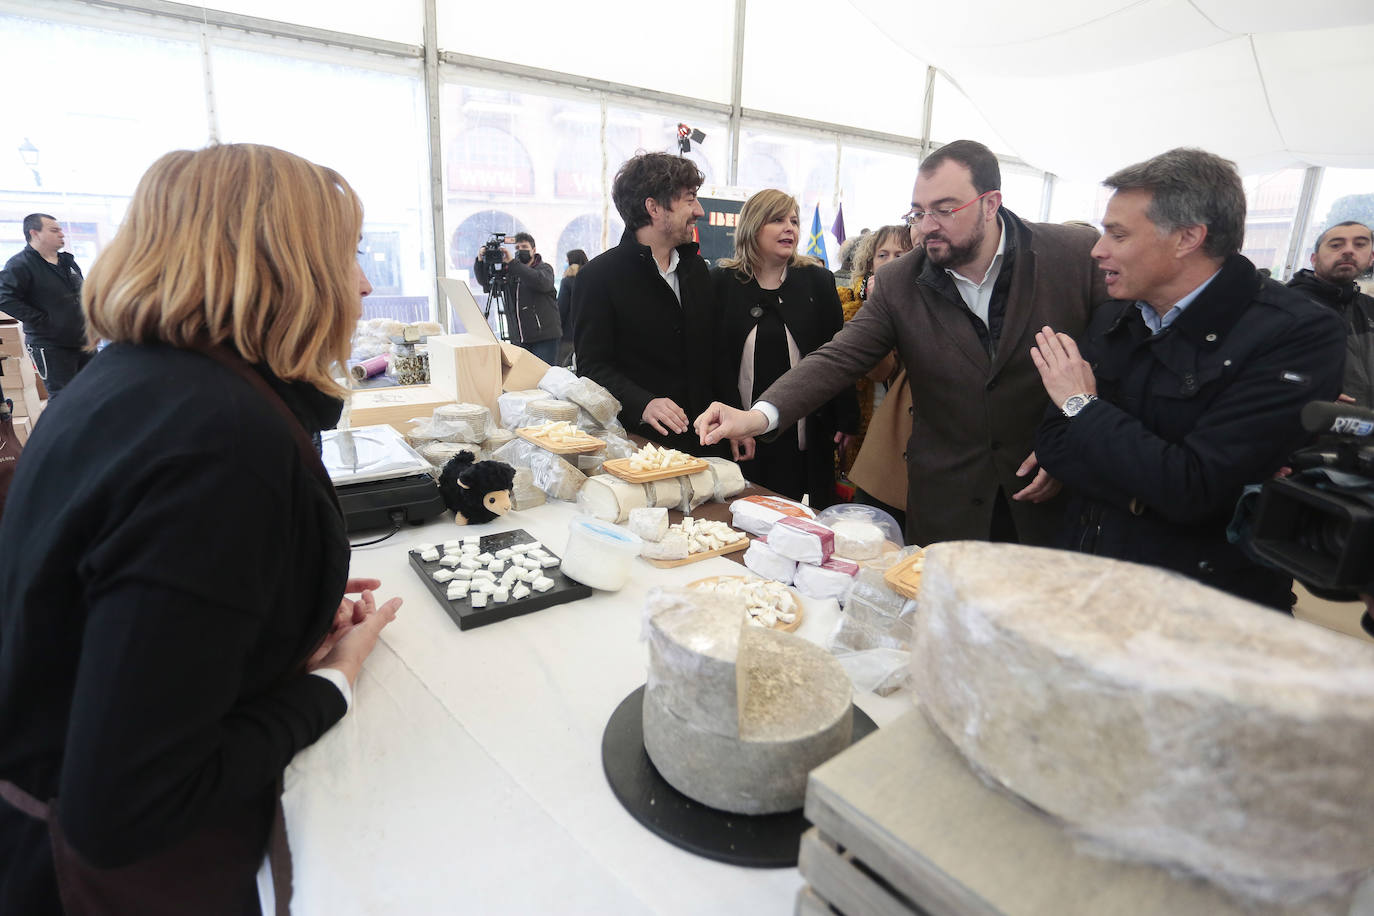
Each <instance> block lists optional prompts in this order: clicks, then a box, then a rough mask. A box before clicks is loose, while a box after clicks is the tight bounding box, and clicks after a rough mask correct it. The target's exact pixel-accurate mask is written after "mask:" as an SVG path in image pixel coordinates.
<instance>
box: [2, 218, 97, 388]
mask: <svg viewBox="0 0 1374 916" xmlns="http://www.w3.org/2000/svg"><path fill="white" fill-rule="evenodd" d="M24 238H25V239H27V240H28V245H26V246H25V247H24V250H23V251H21V252H19V253H18V254H16V255H15V256H14V257H12V258H10V259H9V263H7V264H6V265H5V269H4V270H0V312H5V313H6V314H8V315H9V316H11V317H12V318H18V319H19V320H20V321H22V322H23V323H24V338H25V343H26V345H27V347H28V350H29V355H30V356H31V357H32V358H33V364H34V367H35V368H36V369H37V370H38V375H39V376H40V377H41V378H42V379H43V384H44V385H46V386H47V389H48V397H50V398H55V397H57V393H58V392H59V391H61V390H62V389H63V388H65V387H66V385H67V383H68V382H70V381H71V380H72V378H73V377H75V375H76V373H77V372H79V371H81V368H82V367H83V366H85V365H86V364H87V363H88V362H90V361H91V355H92V354H91V353H89V352H88V351H87V350H86V349H85V346H86V321H85V319H84V318H82V317H81V279H82V278H81V268H79V267H77V266H76V259H75V258H74V257H72V256H71V254H70V253H68V252H65V251H62V250H61V249H62V246H63V245H64V244H66V239H65V237H64V236H63V233H62V227H61V226H59V225H58V224H57V220H55V219H53V218H52V217H51V216H49V215H48V214H46V213H30V214H29V215H28V216H26V217H24Z"/></svg>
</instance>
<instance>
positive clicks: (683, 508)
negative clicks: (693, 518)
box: [677, 468, 716, 513]
mask: <svg viewBox="0 0 1374 916" xmlns="http://www.w3.org/2000/svg"><path fill="white" fill-rule="evenodd" d="M677 479H678V481H679V483H680V486H681V487H682V499H681V501H680V502H678V504H677V508H678V511H679V512H684V513H686V512H691V511H692V510H693V509H695V508H696V507H697V506H699V505H701V504H702V503H704V502H707V501H708V500H710V499H711V497H712V496H713V495H714V494H715V492H716V481H715V478H714V477H712V476H711V469H710V468H707V469H706V470H704V471H697V472H696V473H695V474H688V475H686V476H685V477H679V478H677Z"/></svg>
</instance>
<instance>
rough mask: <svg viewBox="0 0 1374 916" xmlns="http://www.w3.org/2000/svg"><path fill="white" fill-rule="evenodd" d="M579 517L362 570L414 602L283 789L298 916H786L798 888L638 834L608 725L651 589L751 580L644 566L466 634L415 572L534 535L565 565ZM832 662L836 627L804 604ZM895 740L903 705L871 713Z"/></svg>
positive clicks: (804, 631)
mask: <svg viewBox="0 0 1374 916" xmlns="http://www.w3.org/2000/svg"><path fill="white" fill-rule="evenodd" d="M573 515H574V509H573V507H572V506H571V505H570V504H568V503H549V504H548V505H546V506H541V507H539V508H537V509H534V510H529V511H525V512H518V513H511V514H510V515H509V516H507V517H505V518H503V519H498V520H497V521H494V522H491V523H488V524H486V525H479V526H473V527H469V528H463V529H460V528H457V527H455V526H454V525H453V524H452V523H451V522H447V521H439V522H434V523H432V524H430V525H426V526H424V527H422V528H406V529H404V530H403V531H402V532H400V533H399V534H397V535H396V536H394V537H392V538H391V539H389V540H387V541H384V542H382V543H381V544H378V545H376V546H374V547H368V548H359V549H357V550H355V551H354V552H353V562H352V574H353V575H355V576H373V577H376V578H379V579H381V580H382V588H381V590H380V592H379V596H380V597H390V596H392V595H400V596H402V597H403V598H404V599H405V604H404V606H403V607H402V608H401V611H400V614H399V616H398V617H397V619H396V621H395V622H394V623H392V624H391V625H390V626H389V627H387V629H386V630H385V631H384V632H383V634H382V641H381V643H380V644H379V645H378V647H377V650H376V651H375V652H374V654H373V655H372V657H371V658H370V659H369V660H368V662H367V665H366V666H365V668H364V669H363V673H362V676H361V677H360V678H359V681H358V684H357V685H356V687H355V691H354V705H353V709H352V710H351V711H350V713H349V714H348V716H346V717H345V718H344V720H343V721H342V722H340V723H339V724H338V725H337V726H336V727H335V728H334V729H332V730H331V731H330V732H329V733H328V734H326V735H325V736H324V737H323V738H322V739H321V740H320V741H319V742H317V743H316V744H315V745H314V746H313V747H310V748H308V749H306V750H305V751H303V752H301V753H300V754H299V755H297V757H296V759H295V760H294V761H293V762H292V764H291V766H290V768H289V769H288V770H287V773H286V794H285V808H286V816H287V829H288V833H289V835H290V839H291V848H292V853H293V858H294V863H295V902H294V905H293V912H294V913H301V914H331V916H333V914H338V913H367V914H371V913H378V914H380V913H396V914H419V913H456V912H473V913H531V912H558V913H579V912H588V913H591V912H596V913H617V914H620V913H641V912H643V913H692V914H697V913H751V914H756V913H757V914H762V913H779V914H781V913H790V912H792V908H793V905H794V901H795V897H796V892H797V890H798V888H799V887H800V886H801V884H802V879H801V876H800V875H799V874H798V872H797V871H796V869H750V868H740V867H736V866H731V865H724V864H721V863H719V862H713V861H710V860H708V859H703V858H700V857H698V856H695V855H692V854H691V853H688V852H684V851H682V850H680V849H678V848H677V847H675V846H672V845H671V844H669V843H667V842H666V841H664V840H662V839H660V838H659V837H657V836H655V835H654V834H652V833H650V832H649V831H648V830H646V829H645V828H644V827H642V826H640V825H639V823H638V822H636V821H635V820H634V819H633V818H632V817H631V816H630V815H629V814H628V813H627V812H626V811H625V810H624V809H623V808H622V807H621V805H620V803H619V802H618V801H617V800H616V799H615V796H614V795H613V794H612V793H611V790H610V787H609V786H608V785H607V783H606V778H605V775H604V773H603V771H602V766H601V736H602V731H603V730H604V728H605V725H606V722H607V720H608V719H609V717H610V715H611V713H612V712H613V711H614V710H615V708H616V706H617V705H618V704H619V703H620V701H621V700H623V699H624V698H625V696H626V695H627V694H629V693H630V692H631V691H633V690H634V689H635V688H636V687H638V686H639V685H640V684H642V683H644V677H645V664H646V652H647V650H646V648H645V646H644V644H643V643H642V642H641V641H640V609H641V607H642V604H643V599H644V596H645V593H646V592H647V591H648V590H649V589H650V588H652V587H653V586H655V585H681V584H685V583H687V582H690V581H692V580H694V579H698V578H701V577H704V576H713V575H738V574H740V573H742V572H744V570H743V569H742V568H741V567H740V566H739V565H738V564H736V563H733V562H731V561H729V560H726V559H723V558H713V559H710V560H705V561H703V562H700V563H694V564H690V565H688V566H683V567H678V568H676V569H658V568H656V567H653V566H650V565H649V564H648V563H646V562H644V561H643V560H635V561H634V564H635V566H634V573H633V574H632V576H631V580H630V582H629V584H627V585H626V587H625V588H624V589H622V590H621V591H619V592H615V593H607V592H596V593H594V595H593V596H592V597H591V598H589V599H585V600H582V601H576V602H572V603H569V604H563V605H558V606H556V607H552V608H548V609H545V610H542V611H537V612H535V613H532V614H527V615H524V616H521V617H515V618H512V619H510V620H505V621H501V622H499V623H495V624H491V625H488V626H484V627H479V628H477V629H474V630H469V631H467V632H463V631H460V630H459V629H458V626H457V625H456V624H455V623H454V622H453V620H452V619H451V618H450V617H449V616H448V614H447V613H446V612H445V611H444V609H443V608H442V607H441V606H440V604H439V602H438V601H437V600H435V598H434V597H433V595H432V594H431V593H430V592H429V591H428V590H427V589H426V587H425V585H424V584H423V583H422V582H421V581H420V579H419V577H418V576H417V575H416V573H415V572H414V570H413V569H412V568H411V567H410V565H409V562H408V558H407V551H408V550H409V548H410V547H411V546H413V545H415V544H419V543H425V542H439V541H443V540H447V539H451V538H454V537H459V536H462V535H465V534H492V533H496V532H500V531H506V530H510V529H514V528H524V529H525V530H527V531H529V532H530V533H531V534H533V535H534V536H535V537H538V538H539V539H541V540H542V541H544V543H545V544H546V545H548V547H549V548H550V549H551V550H553V551H555V552H556V553H558V554H559V555H560V556H561V555H562V553H563V550H564V547H565V546H566V543H567V523H568V520H569V519H570V518H571V517H572V516H573ZM805 609H806V617H805V619H804V621H803V624H802V626H801V627H800V629H799V630H798V631H797V632H798V634H799V635H801V636H803V637H805V638H807V639H810V640H812V641H813V642H817V643H822V642H823V641H824V640H825V637H826V636H827V635H828V633H829V631H830V629H831V627H832V626H833V624H834V621H835V618H836V615H837V614H838V613H839V607H838V605H837V604H836V603H835V602H834V601H814V600H807V601H806V602H805ZM855 699H856V702H857V704H858V705H859V706H860V707H861V708H862V709H864V711H866V712H867V713H868V714H869V715H871V716H872V717H873V718H874V719H875V720H876V721H877V722H878V724H879V725H880V726H881V725H883V724H885V723H887V722H890V721H892V720H893V719H895V718H896V717H897V716H899V715H900V714H901V713H902V712H904V711H905V710H906V709H908V708H909V702H910V701H909V700H908V699H906V698H904V697H893V698H881V697H877V696H874V695H872V694H861V695H858V696H856V698H855Z"/></svg>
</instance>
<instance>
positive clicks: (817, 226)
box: [806, 204, 830, 267]
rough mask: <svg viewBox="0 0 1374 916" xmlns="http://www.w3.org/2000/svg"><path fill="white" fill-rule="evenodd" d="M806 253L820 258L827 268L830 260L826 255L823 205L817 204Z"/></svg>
mask: <svg viewBox="0 0 1374 916" xmlns="http://www.w3.org/2000/svg"><path fill="white" fill-rule="evenodd" d="M806 253H807V254H809V255H811V257H813V258H818V259H819V260H820V262H821V263H822V264H824V265H825V266H826V267H829V266H830V258H828V257H826V254H825V230H824V229H822V228H821V205H820V204H816V215H815V216H813V217H812V218H811V238H810V239H809V240H808V241H807V243H806Z"/></svg>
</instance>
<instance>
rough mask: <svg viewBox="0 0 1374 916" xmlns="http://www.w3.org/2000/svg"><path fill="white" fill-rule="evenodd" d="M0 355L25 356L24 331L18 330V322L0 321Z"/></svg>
mask: <svg viewBox="0 0 1374 916" xmlns="http://www.w3.org/2000/svg"><path fill="white" fill-rule="evenodd" d="M0 356H10V357H14V358H15V359H18V358H19V357H21V356H23V357H25V358H27V356H25V353H24V332H23V331H21V330H20V328H19V322H17V321H7V322H3V323H0Z"/></svg>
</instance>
